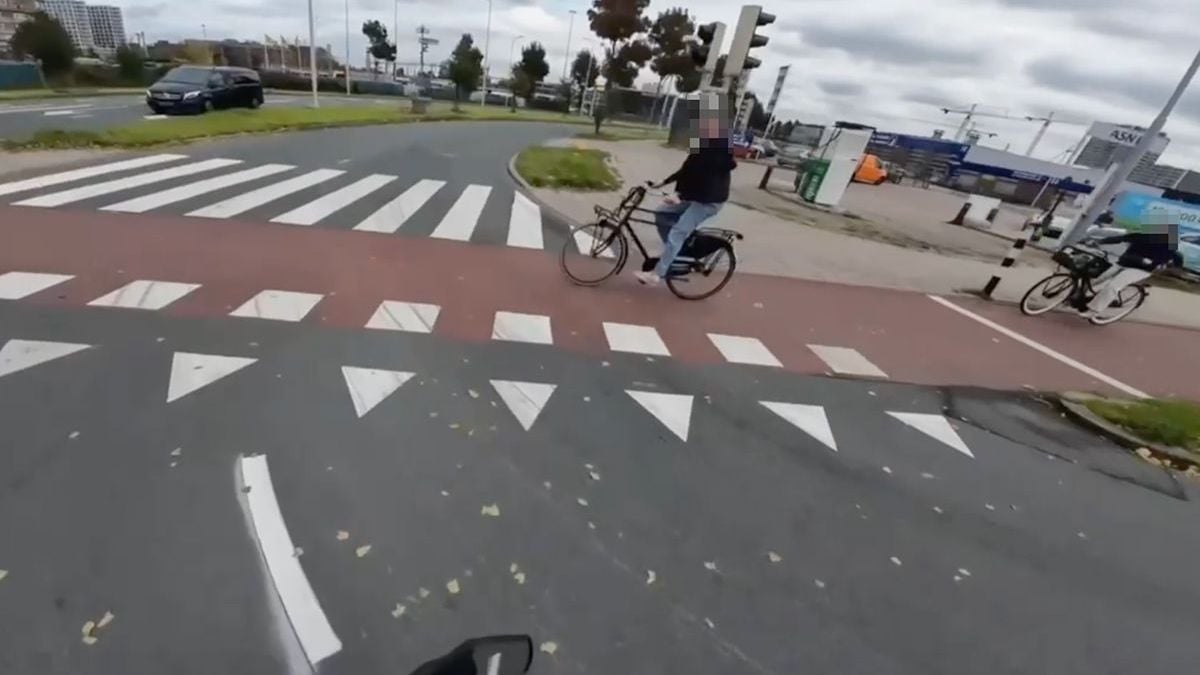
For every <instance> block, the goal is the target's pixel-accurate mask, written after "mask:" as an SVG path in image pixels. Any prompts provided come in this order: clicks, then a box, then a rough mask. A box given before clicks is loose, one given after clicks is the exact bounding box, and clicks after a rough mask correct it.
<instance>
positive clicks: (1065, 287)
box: [1021, 246, 1149, 326]
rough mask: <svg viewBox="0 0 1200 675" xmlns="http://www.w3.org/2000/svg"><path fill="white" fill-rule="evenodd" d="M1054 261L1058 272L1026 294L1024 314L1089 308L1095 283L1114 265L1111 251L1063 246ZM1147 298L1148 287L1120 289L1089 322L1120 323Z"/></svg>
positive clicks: (1100, 323) (1023, 303)
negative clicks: (1062, 307)
mask: <svg viewBox="0 0 1200 675" xmlns="http://www.w3.org/2000/svg"><path fill="white" fill-rule="evenodd" d="M1053 259H1054V262H1056V263H1058V269H1057V270H1056V271H1055V273H1054V274H1051V275H1050V276H1048V277H1046V278H1045V279H1042V280H1041V281H1039V282H1037V283H1036V284H1034V285H1033V287H1032V288H1030V289H1029V290H1028V291H1026V292H1025V297H1023V298H1021V313H1023V314H1027V315H1029V316H1037V315H1038V314H1045V313H1046V312H1049V311H1050V310H1052V309H1055V308H1056V307H1059V306H1061V305H1063V304H1067V305H1068V306H1069V307H1073V308H1075V309H1078V310H1084V309H1086V308H1087V305H1088V303H1089V302H1091V301H1092V299H1093V298H1095V297H1096V289H1095V288H1093V286H1092V284H1093V283H1094V282H1096V281H1097V280H1099V279H1100V277H1101V276H1103V275H1104V273H1105V272H1107V271H1109V269H1110V268H1112V266H1113V261H1112V259H1111V257H1110V254H1109V253H1108V252H1106V251H1104V250H1102V249H1091V248H1084V247H1080V246H1067V247H1064V248H1062V249H1061V250H1059V251H1056V252H1055V253H1054V256H1053ZM1148 295H1149V286H1148V285H1147V284H1145V283H1136V284H1130V285H1129V286H1126V287H1125V288H1122V289H1121V291H1120V293H1118V294H1117V298H1116V299H1115V300H1113V301H1112V302H1111V303H1109V305H1108V307H1106V308H1105V309H1104V310H1103V311H1101V312H1097V313H1096V315H1095V316H1092V317H1089V319H1088V321H1090V322H1091V323H1092V324H1093V325H1096V326H1104V325H1107V324H1110V323H1115V322H1117V321H1120V320H1121V319H1124V318H1125V317H1127V316H1129V315H1130V314H1131V313H1133V311H1134V310H1136V309H1137V308H1138V307H1141V306H1142V303H1144V302H1146V298H1147V297H1148Z"/></svg>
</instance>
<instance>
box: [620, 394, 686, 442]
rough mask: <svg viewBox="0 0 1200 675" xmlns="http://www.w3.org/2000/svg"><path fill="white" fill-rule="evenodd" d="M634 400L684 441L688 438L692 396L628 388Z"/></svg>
mask: <svg viewBox="0 0 1200 675" xmlns="http://www.w3.org/2000/svg"><path fill="white" fill-rule="evenodd" d="M625 393H626V394H629V395H630V396H631V397H632V398H633V400H635V401H637V402H638V405H640V406H642V407H643V408H645V409H646V410H648V411H649V412H650V414H651V415H654V416H655V417H656V418H658V421H659V422H662V423H663V426H665V427H666V428H668V429H670V430H671V432H672V433H674V434H675V435H676V436H678V437H679V439H680V440H682V441H687V439H688V428H689V427H690V426H691V424H692V397H691V396H688V395H685V394H663V393H659V392H656V391H634V390H632V389H626V390H625Z"/></svg>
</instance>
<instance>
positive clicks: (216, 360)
mask: <svg viewBox="0 0 1200 675" xmlns="http://www.w3.org/2000/svg"><path fill="white" fill-rule="evenodd" d="M255 361H258V359H254V358H250V357H246V356H222V355H220V354H196V353H192V352H175V356H174V357H172V359H171V379H170V380H169V381H168V382H167V403H170V402H172V401H175V400H178V399H180V398H183V397H184V396H187V395H188V394H190V393H192V392H193V391H196V390H197V389H200V388H202V387H207V386H208V385H210V384H212V383H213V382H216V381H217V380H219V379H221V378H223V377H225V376H227V375H232V374H233V373H236V372H237V371H239V370H241V369H242V368H245V367H246V366H248V365H250V364H252V363H254V362H255Z"/></svg>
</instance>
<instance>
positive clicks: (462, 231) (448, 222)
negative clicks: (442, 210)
mask: <svg viewBox="0 0 1200 675" xmlns="http://www.w3.org/2000/svg"><path fill="white" fill-rule="evenodd" d="M491 193H492V188H491V187H489V186H487V185H468V186H467V189H465V190H463V192H462V194H461V195H459V196H458V201H456V202H454V206H451V207H450V210H449V211H448V212H446V217H445V218H442V222H440V223H438V226H437V227H436V228H434V230H433V234H431V235H429V236H431V237H434V238H435V239H453V240H455V241H470V239H471V233H472V232H474V231H475V225H476V224H477V223H478V222H479V216H480V215H481V214H482V213H483V206H484V205H485V204H487V198H488V195H489V194H491Z"/></svg>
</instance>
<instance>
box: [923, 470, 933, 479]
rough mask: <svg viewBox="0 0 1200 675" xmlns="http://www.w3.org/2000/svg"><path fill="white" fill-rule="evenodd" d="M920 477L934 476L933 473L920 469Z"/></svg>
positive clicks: (928, 477)
mask: <svg viewBox="0 0 1200 675" xmlns="http://www.w3.org/2000/svg"><path fill="white" fill-rule="evenodd" d="M921 478H925V479H930V478H934V475H933V474H931V473H929V472H928V471H922V472H921Z"/></svg>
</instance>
